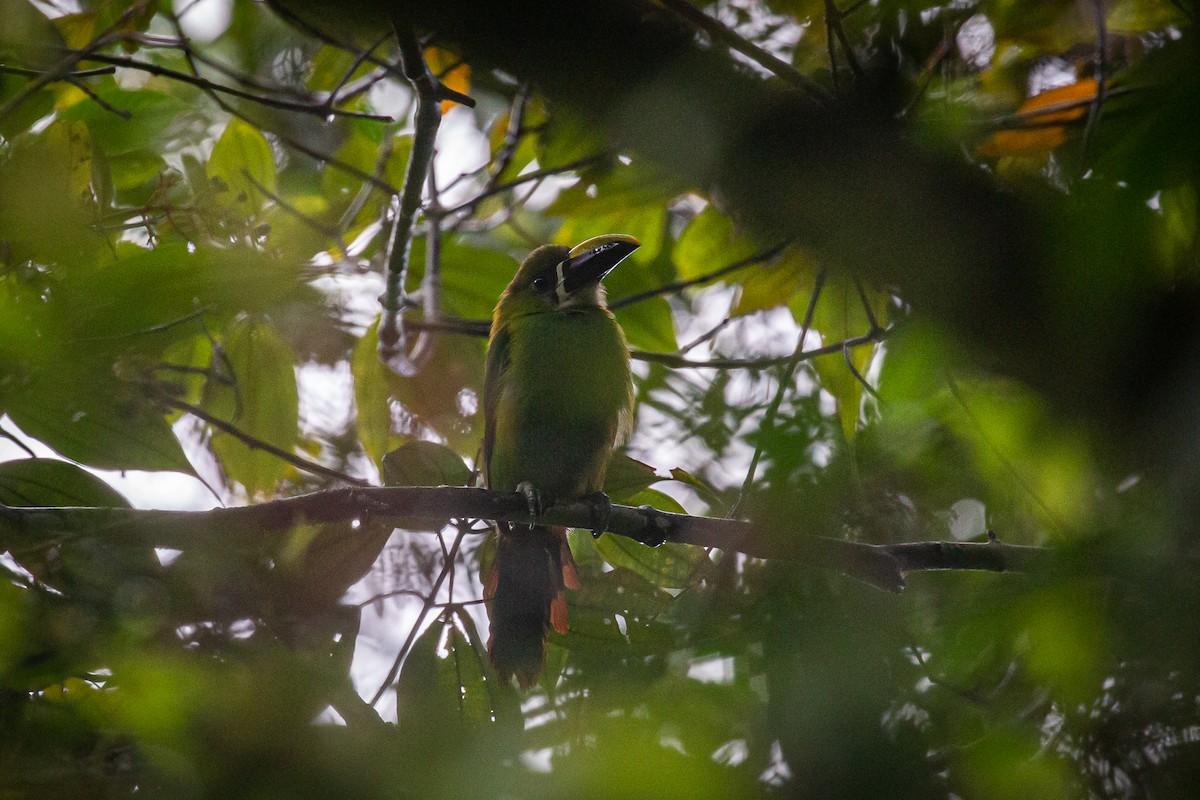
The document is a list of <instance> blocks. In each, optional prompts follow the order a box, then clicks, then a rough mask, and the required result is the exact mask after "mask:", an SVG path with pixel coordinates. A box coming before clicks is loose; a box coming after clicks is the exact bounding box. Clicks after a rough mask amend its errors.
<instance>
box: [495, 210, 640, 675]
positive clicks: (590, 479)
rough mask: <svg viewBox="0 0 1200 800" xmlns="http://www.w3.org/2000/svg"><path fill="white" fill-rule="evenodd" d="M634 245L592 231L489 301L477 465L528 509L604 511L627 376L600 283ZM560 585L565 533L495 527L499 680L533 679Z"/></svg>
mask: <svg viewBox="0 0 1200 800" xmlns="http://www.w3.org/2000/svg"><path fill="white" fill-rule="evenodd" d="M639 246H640V244H639V243H638V241H637V240H636V239H634V238H633V237H632V236H624V235H621V234H608V235H605V236H596V237H594V238H591V239H588V240H587V241H586V242H583V243H582V244H580V245H578V246H577V247H574V248H572V249H568V248H566V247H561V246H546V247H539V248H538V249H536V250H534V251H533V252H532V253H530V254H529V257H528V258H526V259H525V262H524V263H523V264H521V267H520V269H518V270H517V274H516V276H514V277H513V279H512V282H511V283H509V285H508V288H507V289H505V290H504V294H503V295H501V297H500V302H499V303H497V304H496V311H495V314H494V315H493V318H492V333H491V338H490V339H489V340H488V354H487V369H486V375H485V378H484V384H483V418H484V434H483V449H482V459H483V461H482V466H483V475H484V480H485V481H486V484H487V486H488V488H490V489H500V490H506V491H521V492H524V493H525V495H526V497H528V498H529V500H530V507H531V509H532V510H533V511H534V512H535V515H536V512H537V510H539V509H540V508H541V507H543V506H546V505H552V504H554V503H557V502H564V501H565V502H570V501H575V500H579V499H586V500H589V501H591V502H593V503H595V504H596V507H597V508H598V509H603V508H606V506H607V497H605V496H604V495H602V494H599V493H600V491H601V489H602V487H603V486H604V474H605V471H606V470H607V468H608V459H609V454H610V452H611V451H612V448H613V446H614V445H615V444H616V443H617V442H618V440H620V439H621V438H622V437H623V436H624V435H625V434H627V433H628V430H629V425H630V419H631V416H632V412H633V380H632V377H631V373H630V370H629V346H628V344H626V342H625V334H624V332H623V331H622V330H621V326H620V325H618V324H617V320H616V318H614V317H613V315H612V312H611V311H609V310H608V307H607V305H606V304H605V301H604V287H603V286H602V285H601V283H600V281H601V280H602V279H603V278H604V276H605V275H607V274H608V273H609V272H610V271H611V270H612V269H613V267H615V266H616V265H617V264H619V263H620V262H621V261H623V260H624V259H625V258H626V257H627V256H628V255H629V254H630V253H632V252H633V251H634V250H636V249H637V248H638V247H639ZM564 588H571V589H578V588H579V578H578V575H577V574H576V571H575V562H574V560H573V559H572V558H571V550H570V547H569V546H568V544H567V530H566V528H561V527H552V526H547V525H510V524H505V523H501V524H500V525H499V541H498V544H497V548H496V558H495V563H494V565H493V568H492V571H491V573H490V575H489V576H488V579H487V580H486V581H485V587H484V596H485V597H487V598H490V604H489V607H488V610H489V613H490V616H491V621H492V633H491V637H490V638H489V640H488V656H489V658H490V660H491V662H492V666H493V667H495V669H496V672H497V674H498V675H499V676H500V679H501V680H503V681H504V682H505V683H508V682H509V681H510V680H511V679H512V677H513V676H516V678H517V683H518V684H519V685H520V686H521V688H522V689H528V688H529V687H530V686H531V685H533V683H534V681H536V680H537V678H538V675H539V674H540V673H541V671H542V666H543V664H544V663H545V660H546V636H547V634H548V633H549V631H550V629H551V628H554V630H556V631H558V632H559V633H565V632H566V631H567V601H566V596H565V594H564V592H563V589H564Z"/></svg>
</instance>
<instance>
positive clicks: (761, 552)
mask: <svg viewBox="0 0 1200 800" xmlns="http://www.w3.org/2000/svg"><path fill="white" fill-rule="evenodd" d="M463 518H467V519H486V520H496V521H508V522H514V523H529V522H530V521H531V519H530V516H529V510H528V505H527V501H526V499H525V497H524V496H523V495H521V494H519V493H516V492H496V491H489V490H487V489H474V488H468V487H452V486H439V487H382V488H366V489H363V488H346V489H329V490H326V491H321V492H314V493H312V494H306V495H300V496H298V497H289V498H285V499H281V500H272V501H270V502H267V503H260V504H258V505H251V506H242V507H238V508H215V509H212V510H210V511H150V510H140V509H124V508H57V507H52V508H17V507H11V506H4V505H0V543H3V546H5V547H8V548H14V549H15V548H22V549H27V548H30V547H37V546H39V544H43V543H45V544H48V543H50V542H59V541H61V540H63V539H64V538H73V537H82V536H104V537H105V538H106V539H113V538H115V537H131V538H134V539H138V540H143V541H145V542H147V543H149V544H153V545H156V546H160V547H172V548H177V549H180V550H185V549H188V548H191V547H196V546H197V545H202V544H203V545H208V546H212V545H218V544H219V545H221V546H230V545H236V544H239V543H242V544H254V543H256V542H258V541H259V540H260V538H261V536H262V534H264V533H267V532H272V531H282V530H286V529H288V528H291V527H293V526H295V525H301V524H313V523H329V522H352V521H358V522H360V523H365V522H366V521H368V520H370V521H372V522H376V523H380V522H391V523H394V524H396V525H397V526H403V525H405V524H406V522H411V521H412V520H414V519H420V520H423V521H433V522H443V523H445V522H449V521H450V520H452V519H463ZM540 521H541V522H546V523H550V524H554V525H567V526H571V527H576V528H590V527H591V525H592V508H591V507H590V506H588V505H585V504H582V503H576V504H573V505H569V506H554V507H552V508H549V509H547V511H546V513H545V514H544V515H543V516H542V517H541V518H540ZM362 527H364V528H365V527H366V526H365V525H363V526H362ZM607 530H608V532H609V533H613V534H617V535H620V536H626V537H629V538H631V539H634V540H636V541H639V542H643V543H647V542H656V541H662V540H663V539H664V538H665V539H666V541H668V542H675V543H680V544H691V545H697V546H699V547H716V548H720V549H722V550H726V551H736V552H740V553H745V554H746V555H749V556H754V557H756V558H780V559H789V560H795V561H797V562H800V563H803V564H806V565H810V566H814V567H824V568H830V569H837V570H840V571H842V572H845V573H846V574H848V575H851V576H853V577H855V578H858V579H860V580H863V581H866V582H867V583H870V584H872V585H874V586H878V587H880V588H883V589H888V590H890V591H900V590H902V589H903V588H904V575H905V573H908V572H923V571H928V570H947V569H954V570H987V571H992V572H1004V571H1010V570H1015V571H1026V570H1030V569H1033V568H1035V567H1036V566H1037V565H1038V564H1040V563H1043V562H1045V561H1047V560H1048V558H1049V555H1050V551H1048V550H1046V549H1043V548H1038V547H1025V546H1019V545H1010V544H1001V543H999V542H996V541H990V542H987V543H972V542H918V543H908V544H895V545H873V544H863V543H860V542H848V541H843V540H841V539H832V538H828V537H822V536H810V535H806V534H803V533H800V532H794V531H778V530H765V529H763V528H761V527H760V526H758V525H756V524H754V523H752V522H745V521H742V520H729V519H716V518H713V517H694V516H688V515H686V514H672V513H668V512H665V511H658V510H656V509H652V508H649V507H648V506H643V507H641V508H633V507H631V506H613V510H612V515H611V517H610V518H609V521H608V525H607ZM18 542H19V544H18Z"/></svg>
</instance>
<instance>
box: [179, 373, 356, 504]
mask: <svg viewBox="0 0 1200 800" xmlns="http://www.w3.org/2000/svg"><path fill="white" fill-rule="evenodd" d="M158 396H159V401H160V402H161V403H163V404H164V405H168V406H170V407H172V408H175V409H178V410H179V411H186V412H187V413H188V414H191V415H192V416H193V417H195V418H196V419H199V420H202V421H203V422H207V423H208V424H209V425H211V426H212V427H214V428H216V429H217V430H219V431H222V432H224V433H228V434H229V435H230V436H232V437H234V438H235V439H237V440H238V441H240V442H241V443H242V444H244V445H246V446H247V447H249V448H251V449H253V450H262V451H263V452H264V453H270V454H271V455H273V456H275V457H276V458H278V459H280V460H282V461H286V462H287V463H289V464H291V465H292V466H293V467H295V468H296V469H298V470H301V471H302V472H309V473H312V474H313V475H324V476H325V477H327V478H334V479H336V480H339V481H343V482H345V483H349V484H351V485H353V486H369V485H370V484H369V483H368V482H367V481H365V480H363V479H362V478H355V477H353V476H351V475H347V474H346V473H344V472H338V471H337V470H336V469H330V468H329V467H327V466H325V465H324V464H318V463H317V462H315V461H309V460H308V459H307V458H302V457H300V456H298V455H296V454H295V453H289V452H288V451H287V450H284V449H282V448H279V447H276V446H275V445H273V444H271V443H270V442H264V441H263V440H262V439H259V438H257V437H254V436H251V435H250V434H248V433H246V432H245V431H243V430H241V429H240V428H238V427H237V426H236V425H233V424H232V423H229V422H226V421H225V420H223V419H221V418H219V417H215V416H213V415H212V414H209V413H208V412H207V411H205V410H204V409H202V408H200V407H199V406H194V405H192V404H191V403H187V402H184V401H183V400H180V399H178V398H176V397H171V396H170V395H167V394H165V393H162V392H159V393H158Z"/></svg>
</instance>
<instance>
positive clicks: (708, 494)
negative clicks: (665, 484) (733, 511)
mask: <svg viewBox="0 0 1200 800" xmlns="http://www.w3.org/2000/svg"><path fill="white" fill-rule="evenodd" d="M671 478H672V479H673V480H677V481H679V482H680V483H682V484H684V485H685V486H690V487H692V488H693V489H695V490H696V493H697V494H698V495H700V499H701V500H703V501H704V502H705V503H708V505H709V506H710V507H712V508H722V507H723V506H724V505H725V504H724V502H723V501H722V500H721V496H720V495H719V494H718V493H717V490H716V489H714V488H713V487H712V486H711V485H709V484H708V483H706V482H705V481H703V480H701V479H700V478H698V477H696V476H695V475H693V474H692V473H690V472H688V471H687V470H686V469H683V468H682V467H674V468H673V469H672V470H671Z"/></svg>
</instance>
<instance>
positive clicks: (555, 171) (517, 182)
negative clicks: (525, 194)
mask: <svg viewBox="0 0 1200 800" xmlns="http://www.w3.org/2000/svg"><path fill="white" fill-rule="evenodd" d="M609 157H610V154H609V153H607V152H605V153H597V154H596V155H591V156H585V157H583V158H579V159H576V160H575V161H572V162H570V163H567V164H562V165H560V166H557V167H547V168H545V169H538V170H534V171H532V172H526V173H524V174H523V175H518V176H517V177H515V178H513V179H512V180H511V181H508V182H506V183H502V184H499V185H498V186H495V187H493V188H492V189H490V190H488V191H484V192H480V193H479V194H477V195H475V196H474V197H472V198H471V199H470V200H465V201H463V202H462V203H459V204H458V205H456V206H451V207H450V208H447V209H445V210H444V211H443V212H442V213H443V214H445V215H446V216H449V215H451V214H458V213H459V212H462V211H474V209H475V207H476V206H478V205H479V204H480V203H482V202H483V201H484V200H486V199H488V198H489V197H493V196H495V195H498V194H503V193H504V192H507V191H509V190H510V189H515V188H516V187H518V186H523V185H524V184H526V183H529V182H530V181H540V180H542V179H543V178H550V177H553V176H555V175H561V174H563V173H564V172H573V171H575V170H578V169H581V168H583V167H588V166H591V165H592V164H596V163H599V162H601V161H605V160H607V159H608V158H609Z"/></svg>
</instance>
